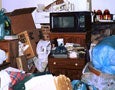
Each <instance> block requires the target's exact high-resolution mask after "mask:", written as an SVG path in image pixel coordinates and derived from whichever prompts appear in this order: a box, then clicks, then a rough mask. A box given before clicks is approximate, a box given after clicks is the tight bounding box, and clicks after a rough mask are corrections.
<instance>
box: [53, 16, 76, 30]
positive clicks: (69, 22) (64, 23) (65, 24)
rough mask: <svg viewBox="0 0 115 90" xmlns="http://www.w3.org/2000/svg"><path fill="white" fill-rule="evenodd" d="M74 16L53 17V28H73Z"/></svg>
mask: <svg viewBox="0 0 115 90" xmlns="http://www.w3.org/2000/svg"><path fill="white" fill-rule="evenodd" d="M73 27H74V17H61V16H60V17H53V28H73Z"/></svg>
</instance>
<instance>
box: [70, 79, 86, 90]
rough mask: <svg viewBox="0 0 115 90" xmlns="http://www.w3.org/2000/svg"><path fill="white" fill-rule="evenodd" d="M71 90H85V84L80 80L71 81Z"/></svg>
mask: <svg viewBox="0 0 115 90" xmlns="http://www.w3.org/2000/svg"><path fill="white" fill-rule="evenodd" d="M71 84H72V88H73V90H87V87H86V84H84V83H83V82H82V81H80V80H73V81H72V82H71Z"/></svg>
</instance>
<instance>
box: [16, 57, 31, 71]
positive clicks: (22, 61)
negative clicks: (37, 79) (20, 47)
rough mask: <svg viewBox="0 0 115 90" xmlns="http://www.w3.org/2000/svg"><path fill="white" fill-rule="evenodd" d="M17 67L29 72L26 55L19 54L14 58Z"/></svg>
mask: <svg viewBox="0 0 115 90" xmlns="http://www.w3.org/2000/svg"><path fill="white" fill-rule="evenodd" d="M16 63H17V67H18V69H20V70H23V71H26V72H29V69H28V64H27V60H26V56H24V55H23V56H19V57H17V58H16Z"/></svg>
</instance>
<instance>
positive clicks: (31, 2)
mask: <svg viewBox="0 0 115 90" xmlns="http://www.w3.org/2000/svg"><path fill="white" fill-rule="evenodd" d="M51 2H53V0H10V4H9V0H2V7H3V8H5V9H6V10H7V12H11V11H13V10H14V9H18V8H26V7H37V4H41V3H42V4H45V5H48V4H49V3H51Z"/></svg>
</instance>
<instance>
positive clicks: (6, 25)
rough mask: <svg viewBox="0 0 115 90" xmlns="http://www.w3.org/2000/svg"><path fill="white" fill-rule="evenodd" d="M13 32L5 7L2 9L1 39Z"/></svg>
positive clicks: (0, 22) (0, 18)
mask: <svg viewBox="0 0 115 90" xmlns="http://www.w3.org/2000/svg"><path fill="white" fill-rule="evenodd" d="M10 34H11V21H10V19H9V17H8V16H6V15H5V9H3V8H2V9H1V10H0V39H4V36H5V35H10Z"/></svg>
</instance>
